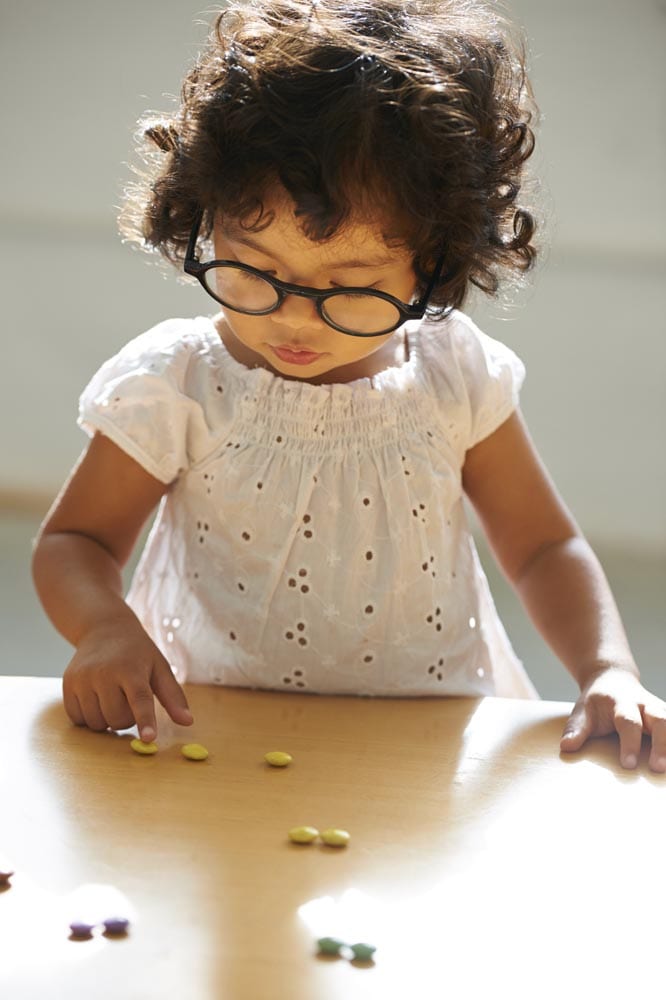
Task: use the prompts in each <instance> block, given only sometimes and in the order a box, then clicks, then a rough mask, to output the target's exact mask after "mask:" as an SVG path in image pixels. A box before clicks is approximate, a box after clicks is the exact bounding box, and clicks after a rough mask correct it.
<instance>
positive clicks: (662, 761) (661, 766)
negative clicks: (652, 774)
mask: <svg viewBox="0 0 666 1000" xmlns="http://www.w3.org/2000/svg"><path fill="white" fill-rule="evenodd" d="M655 766H656V769H657V771H666V757H658V758H657V763H656V765H655Z"/></svg>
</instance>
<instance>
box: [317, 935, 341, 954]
mask: <svg viewBox="0 0 666 1000" xmlns="http://www.w3.org/2000/svg"><path fill="white" fill-rule="evenodd" d="M344 946H345V943H344V941H341V940H340V939H339V938H334V937H323V938H319V940H318V941H317V947H318V948H319V951H320V952H321V953H322V954H323V955H339V954H340V949H341V948H344Z"/></svg>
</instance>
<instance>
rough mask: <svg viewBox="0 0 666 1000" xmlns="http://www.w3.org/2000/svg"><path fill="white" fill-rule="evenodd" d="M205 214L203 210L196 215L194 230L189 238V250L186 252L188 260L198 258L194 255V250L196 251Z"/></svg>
mask: <svg viewBox="0 0 666 1000" xmlns="http://www.w3.org/2000/svg"><path fill="white" fill-rule="evenodd" d="M203 216H204V214H203V211H199V212H197V215H196V217H195V219H194V222H193V224H192V232H191V233H190V239H189V242H188V244H187V250H186V252H185V259H186V260H196V259H197V258H196V257H195V256H194V252H195V250H196V247H197V239H198V237H199V230H200V229H201V223H202V221H203Z"/></svg>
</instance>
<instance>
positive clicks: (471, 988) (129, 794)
mask: <svg viewBox="0 0 666 1000" xmlns="http://www.w3.org/2000/svg"><path fill="white" fill-rule="evenodd" d="M187 694H188V699H189V700H190V704H191V706H192V709H193V712H194V715H195V724H194V726H192V727H190V728H188V729H183V728H180V727H177V726H175V725H174V724H173V723H171V722H170V721H169V720H168V719H167V718H166V717H165V716H164V714H163V713H162V714H161V715H160V717H159V726H160V735H159V740H158V742H159V745H160V750H159V753H157V754H156V755H155V756H153V757H140V756H139V755H137V754H135V753H133V752H132V750H131V748H130V745H129V741H130V738H131V736H133V735H135V734H134V733H131V732H130V733H122V734H115V733H101V734H100V733H92V732H90V731H88V730H85V729H77V728H76V727H74V726H72V725H71V724H70V723H69V721H68V720H67V718H66V716H65V714H64V710H63V708H62V705H61V700H60V681H59V680H58V679H55V678H53V679H52V678H46V679H43V678H11V677H4V678H0V739H1V740H2V750H1V754H0V790H1V793H2V796H1V798H0V809H1V810H2V812H1V817H2V819H1V822H0V869H1V868H2V866H3V863H4V864H5V865H6V864H7V863H10V864H11V867H12V868H13V869H14V870H15V873H16V874H15V875H14V877H13V879H12V883H11V887H10V888H9V889H5V890H4V891H0V934H1V935H2V937H1V939H0V940H1V942H2V945H1V951H0V956H1V957H0V995H2V996H3V997H5V996H6V997H7V998H8V1000H9V998H11V1000H23V998H24V997H25V998H30V1000H32V998H35V997H38V996H43V997H48V1000H59V998H61V997H62V998H63V1000H64V998H65V997H66V998H67V1000H79V998H86V1000H89V998H91V997H95V998H96V1000H104V998H107V997H108V998H111V997H113V998H114V1000H115V998H116V997H118V996H122V997H123V1000H133V998H137V1000H138V998H141V1000H153V998H159V1000H172V998H173V1000H175V998H178V1000H181V998H182V1000H356V998H373V1000H374V998H378V1000H379V998H381V1000H393V998H400V1000H404V998H405V997H408V996H413V997H415V998H417V1000H426V998H427V1000H429V998H431V997H432V998H435V997H436V998H443V997H455V1000H466V998H470V1000H477V998H480V997H498V996H500V995H501V996H504V995H505V990H506V995H511V996H512V997H513V998H514V1000H515V998H522V997H525V998H527V997H530V1000H533V998H534V997H535V996H539V998H543V997H551V996H552V997H557V998H558V1000H561V998H562V996H565V995H566V996H570V997H573V998H575V1000H577V998H578V997H583V996H590V997H600V996H609V997H616V996H617V997H620V996H622V997H627V996H637V995H639V992H638V991H639V990H640V989H642V988H643V987H646V988H651V992H650V994H649V995H652V996H657V995H658V996H663V995H665V993H664V989H665V987H664V979H665V978H666V970H665V969H664V961H663V959H662V958H661V955H662V954H663V942H664V921H663V917H664V899H665V898H666V893H665V892H664V890H665V888H666V876H665V873H664V867H665V866H664V844H665V843H666V837H665V831H666V822H665V820H666V809H665V802H666V797H665V793H666V783H665V781H664V776H663V775H655V774H652V773H651V772H650V771H649V769H648V767H647V748H646V747H644V750H643V754H642V756H641V761H640V764H639V767H638V769H637V770H636V771H635V772H626V771H623V770H622V768H620V766H619V763H618V760H617V740H616V738H614V737H607V738H604V739H600V740H595V741H593V742H591V743H589V744H588V745H587V747H585V748H584V750H583V751H581V752H579V753H578V754H575V755H566V756H565V755H562V756H560V754H559V747H558V744H559V736H560V733H561V730H562V727H563V724H564V721H565V719H566V717H567V715H568V713H569V710H570V707H571V706H570V705H568V704H565V703H559V702H545V701H514V700H505V699H495V698H482V699H470V698H456V699H408V700H400V699H365V698H336V697H318V696H312V695H297V694H283V693H275V694H273V693H268V692H258V691H247V690H238V689H224V688H208V687H198V686H197V687H195V686H190V687H188V688H187ZM185 742H201V743H203V744H205V746H207V747H208V749H209V751H210V756H209V758H208V760H207V761H205V762H201V763H193V762H191V761H187V760H185V759H184V758H183V757H182V755H181V754H180V746H181V745H182V744H183V743H185ZM268 750H287V751H289V752H290V753H291V754H292V755H293V758H294V759H293V763H292V765H291V766H290V767H288V768H279V769H278V768H270V767H269V766H268V765H267V764H265V763H264V760H263V756H264V753H266V751H268ZM302 824H308V825H313V826H315V827H318V828H319V829H324V828H326V827H328V826H336V827H343V828H345V829H347V830H349V831H350V833H351V841H350V843H349V845H348V846H347V847H346V848H342V849H340V848H332V847H326V846H324V845H323V844H313V845H309V846H300V845H295V844H292V843H290V842H289V840H288V838H287V831H288V830H289V829H290V828H291V827H293V826H296V825H302ZM114 913H120V914H124V915H128V916H130V917H131V920H132V924H131V930H130V933H129V935H128V936H127V937H126V938H124V939H119V940H114V939H109V938H106V937H104V936H101V935H100V934H99V933H98V932H96V933H95V934H94V936H93V938H92V939H91V940H88V941H74V940H70V939H69V936H68V935H69V931H68V925H69V922H70V921H71V920H73V919H77V918H78V919H90V920H91V922H92V921H97V920H99V921H103V920H104V919H105V918H106V917H108V916H111V915H113V914H114ZM324 935H327V936H330V935H336V936H339V937H341V938H342V939H343V940H345V941H347V942H349V943H353V942H354V941H359V940H366V941H369V942H371V943H372V944H374V945H376V946H377V953H376V956H375V961H374V962H373V963H354V962H351V961H349V960H348V959H347V958H344V957H323V956H318V955H317V952H316V945H315V942H316V939H317V938H318V937H320V936H324ZM657 985H658V987H659V988H658V990H657V993H655V992H654V987H655V986H657ZM509 990H510V993H509Z"/></svg>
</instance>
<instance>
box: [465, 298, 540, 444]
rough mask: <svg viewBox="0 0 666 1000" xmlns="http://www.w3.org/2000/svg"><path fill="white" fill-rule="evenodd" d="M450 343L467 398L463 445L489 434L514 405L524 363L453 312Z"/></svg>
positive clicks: (500, 423) (521, 379)
mask: <svg viewBox="0 0 666 1000" xmlns="http://www.w3.org/2000/svg"><path fill="white" fill-rule="evenodd" d="M451 344H452V349H453V353H454V356H455V358H456V362H457V368H458V370H459V372H460V375H461V378H462V381H463V383H464V386H465V392H466V396H467V402H468V408H469V409H468V421H469V423H468V437H467V442H466V447H467V448H473V447H474V445H475V444H478V443H479V442H480V441H483V439H484V438H487V437H489V435H490V434H492V433H493V431H495V430H497V428H498V427H500V426H501V425H502V424H503V423H504V421H505V420H507V419H508V418H509V417H510V416H511V414H512V413H513V411H514V410H515V409H516V407H517V406H518V402H519V395H520V390H521V387H522V385H523V382H524V380H525V365H524V364H523V362H522V361H521V360H520V358H519V357H518V355H517V354H515V353H514V352H513V351H512V350H511V348H509V347H507V346H506V344H503V343H501V341H499V340H494V339H493V338H492V337H489V336H488V335H487V334H485V333H483V332H482V331H481V330H480V329H479V328H478V327H477V326H476V324H475V323H473V322H472V320H471V319H470V318H469V317H468V316H465V315H464V314H462V313H457V314H456V321H455V322H454V325H453V329H452V336H451Z"/></svg>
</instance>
